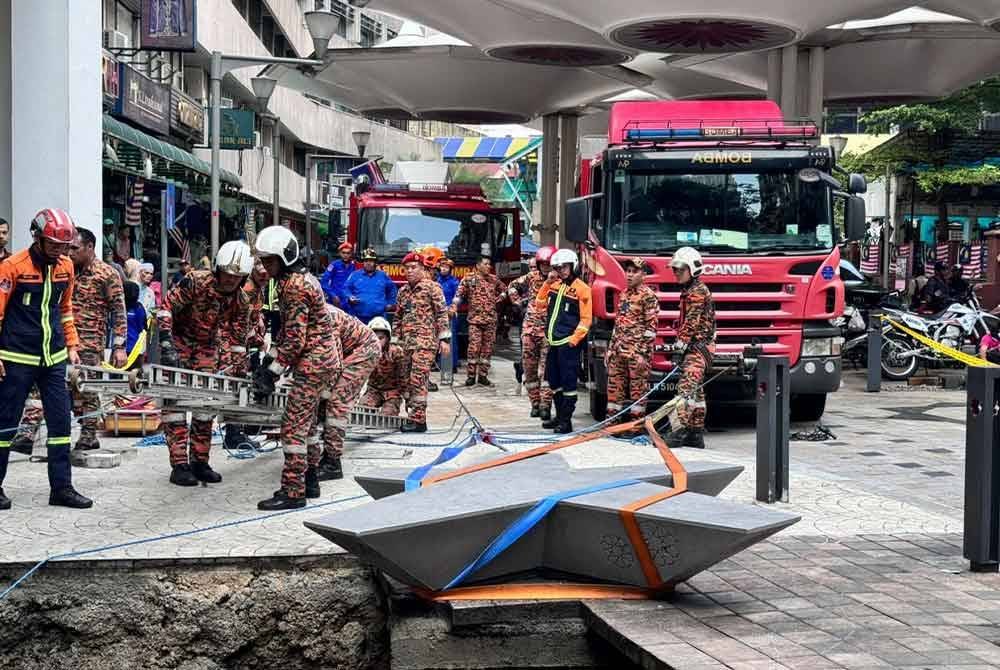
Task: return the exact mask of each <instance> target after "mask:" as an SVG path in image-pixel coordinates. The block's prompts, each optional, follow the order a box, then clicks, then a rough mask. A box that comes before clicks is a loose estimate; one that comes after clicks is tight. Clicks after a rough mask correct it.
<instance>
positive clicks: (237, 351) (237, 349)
mask: <svg viewBox="0 0 1000 670" xmlns="http://www.w3.org/2000/svg"><path fill="white" fill-rule="evenodd" d="M229 350H230V351H231V352H233V353H234V354H245V353H246V352H247V348H246V347H229Z"/></svg>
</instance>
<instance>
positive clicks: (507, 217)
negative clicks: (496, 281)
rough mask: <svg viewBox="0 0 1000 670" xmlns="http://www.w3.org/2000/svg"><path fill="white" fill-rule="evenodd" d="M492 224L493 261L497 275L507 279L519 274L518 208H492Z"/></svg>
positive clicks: (519, 215) (519, 220) (519, 227)
mask: <svg viewBox="0 0 1000 670" xmlns="http://www.w3.org/2000/svg"><path fill="white" fill-rule="evenodd" d="M492 214H493V220H494V221H495V222H496V223H495V224H494V230H493V239H492V240H491V244H492V246H493V249H494V252H493V261H494V263H495V264H496V272H497V277H499V278H500V279H503V280H504V281H509V280H510V279H513V278H515V277H518V276H520V274H521V212H520V210H518V209H514V208H511V209H494V210H492Z"/></svg>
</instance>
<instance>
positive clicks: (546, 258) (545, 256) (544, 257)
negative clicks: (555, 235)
mask: <svg viewBox="0 0 1000 670" xmlns="http://www.w3.org/2000/svg"><path fill="white" fill-rule="evenodd" d="M555 252H556V248H555V247H554V246H552V245H551V244H547V245H545V246H544V247H538V251H536V252H535V260H536V261H538V262H539V263H549V264H551V263H552V254H554V253H555Z"/></svg>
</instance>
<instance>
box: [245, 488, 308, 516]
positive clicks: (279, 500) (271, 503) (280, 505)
mask: <svg viewBox="0 0 1000 670" xmlns="http://www.w3.org/2000/svg"><path fill="white" fill-rule="evenodd" d="M305 506H306V499H305V498H293V497H291V496H290V495H288V494H287V493H286V492H285V490H284V489H278V490H277V491H275V492H274V495H273V496H271V497H270V498H268V499H267V500H261V501H260V502H259V503H257V509H259V510H261V511H264V512H277V511H279V510H285V509H301V508H303V507H305Z"/></svg>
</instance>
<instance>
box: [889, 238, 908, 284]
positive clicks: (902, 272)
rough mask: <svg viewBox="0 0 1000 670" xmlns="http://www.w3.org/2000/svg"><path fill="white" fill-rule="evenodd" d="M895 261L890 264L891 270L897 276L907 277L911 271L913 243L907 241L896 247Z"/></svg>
mask: <svg viewBox="0 0 1000 670" xmlns="http://www.w3.org/2000/svg"><path fill="white" fill-rule="evenodd" d="M897 250H898V251H897V252H896V262H895V263H893V264H892V268H891V269H892V271H893V272H894V273H896V276H897V277H909V276H910V273H911V272H912V271H913V263H912V261H913V244H912V243H910V242H907V243H906V244H901V245H899V246H898V247H897Z"/></svg>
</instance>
